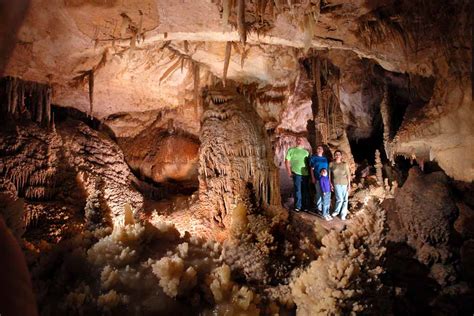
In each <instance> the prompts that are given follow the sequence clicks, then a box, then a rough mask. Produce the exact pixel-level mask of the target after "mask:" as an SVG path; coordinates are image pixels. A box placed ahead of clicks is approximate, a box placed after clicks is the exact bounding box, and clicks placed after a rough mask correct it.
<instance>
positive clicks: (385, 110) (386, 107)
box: [380, 85, 393, 160]
mask: <svg viewBox="0 0 474 316" xmlns="http://www.w3.org/2000/svg"><path fill="white" fill-rule="evenodd" d="M380 115H381V116H382V122H383V144H384V147H385V154H386V155H387V158H388V159H390V160H393V154H392V151H391V149H390V142H391V135H390V133H391V127H390V120H391V118H390V104H389V95H388V88H387V85H385V86H384V93H383V99H382V102H381V103H380Z"/></svg>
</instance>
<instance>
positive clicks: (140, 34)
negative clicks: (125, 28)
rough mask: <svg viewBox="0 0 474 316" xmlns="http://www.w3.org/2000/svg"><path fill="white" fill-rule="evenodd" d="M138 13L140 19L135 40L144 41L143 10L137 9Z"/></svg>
mask: <svg viewBox="0 0 474 316" xmlns="http://www.w3.org/2000/svg"><path fill="white" fill-rule="evenodd" d="M138 13H139V14H140V20H139V22H138V28H137V40H138V41H140V40H141V41H142V42H143V41H144V40H145V37H144V32H143V12H142V10H138Z"/></svg>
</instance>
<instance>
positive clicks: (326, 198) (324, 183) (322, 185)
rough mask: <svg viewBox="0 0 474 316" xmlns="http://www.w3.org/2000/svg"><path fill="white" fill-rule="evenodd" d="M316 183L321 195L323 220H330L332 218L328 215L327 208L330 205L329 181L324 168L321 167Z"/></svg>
mask: <svg viewBox="0 0 474 316" xmlns="http://www.w3.org/2000/svg"><path fill="white" fill-rule="evenodd" d="M318 184H319V189H320V190H321V195H322V197H323V198H322V200H323V202H322V204H323V205H322V207H323V217H324V219H325V220H327V221H330V220H331V219H332V217H331V216H329V208H330V207H331V182H330V180H329V176H328V170H327V169H326V168H322V169H321V172H320V176H319V181H318Z"/></svg>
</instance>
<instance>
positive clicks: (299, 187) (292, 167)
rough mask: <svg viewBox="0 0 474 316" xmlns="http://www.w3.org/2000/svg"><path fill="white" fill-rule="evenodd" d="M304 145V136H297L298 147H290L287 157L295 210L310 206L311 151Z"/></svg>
mask: <svg viewBox="0 0 474 316" xmlns="http://www.w3.org/2000/svg"><path fill="white" fill-rule="evenodd" d="M303 146H304V142H303V138H302V137H298V138H296V147H292V148H290V149H288V152H287V153H286V157H285V167H286V172H287V173H288V176H289V177H290V178H292V179H293V185H294V196H295V212H299V211H300V210H302V209H306V208H307V207H308V205H307V204H308V182H309V172H308V166H307V164H308V157H309V152H308V151H307V150H306V149H304V148H303Z"/></svg>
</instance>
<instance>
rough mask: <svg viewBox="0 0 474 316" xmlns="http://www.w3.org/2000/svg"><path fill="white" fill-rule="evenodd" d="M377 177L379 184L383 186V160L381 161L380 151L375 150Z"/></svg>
mask: <svg viewBox="0 0 474 316" xmlns="http://www.w3.org/2000/svg"><path fill="white" fill-rule="evenodd" d="M374 167H375V175H376V177H377V184H378V185H383V183H384V181H383V176H382V168H383V164H382V160H381V159H380V151H379V150H378V149H376V150H375V165H374Z"/></svg>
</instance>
